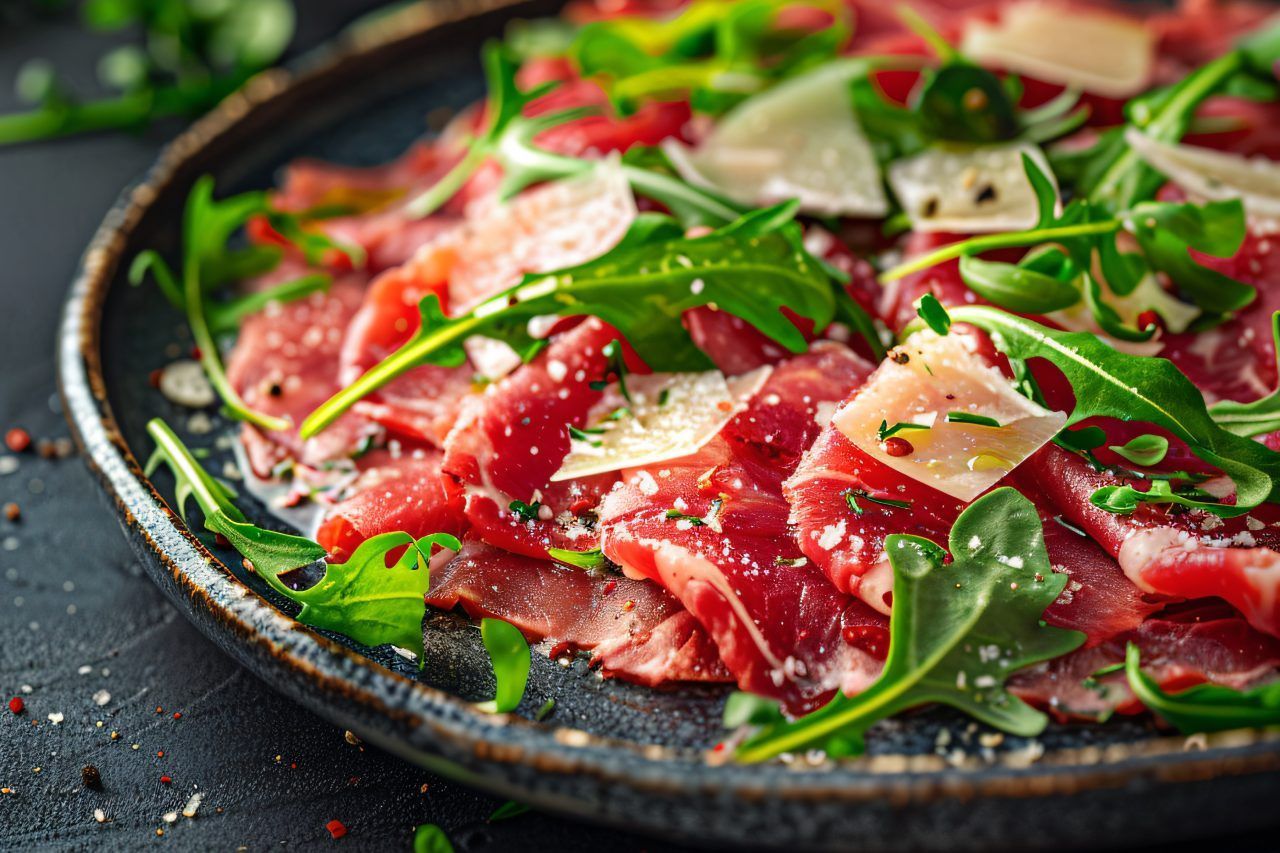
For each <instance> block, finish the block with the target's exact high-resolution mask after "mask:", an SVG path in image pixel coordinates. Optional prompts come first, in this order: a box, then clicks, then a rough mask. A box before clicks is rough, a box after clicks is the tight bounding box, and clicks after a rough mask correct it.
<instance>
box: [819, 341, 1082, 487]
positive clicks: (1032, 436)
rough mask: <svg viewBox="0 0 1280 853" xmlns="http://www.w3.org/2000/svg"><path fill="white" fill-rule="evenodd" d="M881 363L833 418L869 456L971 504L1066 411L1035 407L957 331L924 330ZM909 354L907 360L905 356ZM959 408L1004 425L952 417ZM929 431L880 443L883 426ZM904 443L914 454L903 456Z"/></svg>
mask: <svg viewBox="0 0 1280 853" xmlns="http://www.w3.org/2000/svg"><path fill="white" fill-rule="evenodd" d="M895 355H896V358H894V357H891V358H888V359H886V360H885V361H884V362H883V363H881V365H880V366H879V367H878V368H876V371H875V373H873V374H872V375H871V378H870V379H868V380H867V384H866V385H864V386H863V388H862V390H861V391H859V392H858V395H857V396H856V397H854V398H853V399H852V400H851V401H850V402H849V403H848V404H846V405H845V406H844V407H843V408H841V409H840V411H838V412H836V414H835V417H834V418H833V420H832V423H834V424H835V426H836V428H837V429H838V430H840V432H842V433H843V434H844V435H845V436H846V437H847V438H848V439H849V440H850V441H852V442H853V443H854V444H856V445H857V446H858V447H859V448H861V449H862V450H863V451H864V452H865V453H867V454H868V455H869V456H872V457H874V458H875V459H876V461H878V462H881V463H883V464H885V465H887V466H889V467H890V468H892V469H894V470H895V471H898V472H900V473H902V474H905V475H906V476H908V477H911V478H912V479H913V480H918V481H920V482H921V483H924V484H925V485H928V486H932V487H933V488H935V489H937V490H938V491H940V492H944V493H945V494H948V495H951V496H952V497H954V498H959V499H960V500H963V501H971V500H973V499H974V498H976V497H978V495H980V494H982V493H983V492H985V491H986V490H987V489H989V488H991V487H992V486H994V485H995V484H996V483H997V482H999V480H1000V479H1001V478H1003V477H1004V476H1005V475H1006V474H1008V473H1009V472H1010V471H1012V470H1013V469H1014V468H1016V467H1017V466H1018V465H1020V464H1021V463H1022V462H1023V461H1024V460H1025V459H1026V458H1027V457H1028V456H1030V455H1031V454H1033V453H1035V452H1036V451H1037V450H1039V449H1040V448H1041V447H1042V446H1043V445H1044V444H1045V443H1046V442H1048V441H1049V440H1050V439H1051V438H1053V437H1054V435H1056V434H1057V432H1058V430H1060V429H1061V428H1062V425H1063V424H1064V423H1066V420H1067V416H1066V414H1065V413H1063V412H1053V411H1049V410H1048V409H1044V408H1042V407H1040V406H1038V405H1036V404H1035V403H1034V402H1032V401H1031V400H1028V399H1027V398H1026V397H1023V396H1022V395H1021V394H1019V393H1018V392H1017V391H1015V390H1014V388H1013V386H1012V385H1011V384H1010V382H1009V380H1008V379H1006V378H1005V377H1004V375H1003V374H1002V373H1000V371H999V370H997V369H996V368H995V367H993V366H991V365H989V364H987V363H986V362H985V361H983V360H982V359H980V358H978V357H977V356H976V355H974V354H973V353H972V352H970V351H969V349H968V348H967V346H966V343H965V340H964V338H962V337H961V336H960V335H958V334H952V335H947V336H945V337H939V336H938V335H935V334H933V333H932V332H919V333H917V334H915V335H912V336H911V337H910V338H908V339H907V341H906V342H905V343H903V344H901V345H900V346H899V347H898V348H897V349H896V350H895ZM904 356H905V363H899V362H901V361H903V360H904V359H903V357H904ZM952 413H959V414H962V415H964V416H968V417H970V418H973V417H977V418H985V419H991V420H993V421H995V422H996V423H997V424H999V426H985V425H982V424H975V423H965V422H959V421H949V420H948V416H949V415H951V414H952ZM885 421H887V422H888V424H890V425H892V424H895V423H899V422H907V423H914V424H920V425H927V426H928V427H929V428H928V429H912V430H903V431H901V432H899V433H898V434H897V435H896V436H895V437H894V438H895V439H897V441H894V439H891V440H890V441H893V442H894V444H895V445H896V449H897V450H899V452H900V455H891V454H890V453H889V452H887V451H886V447H887V445H886V444H885V443H883V442H881V440H880V438H879V435H878V431H879V428H880V424H881V423H882V422H885ZM903 442H906V444H907V447H908V448H909V451H908V452H907V453H905V454H901V450H902V448H903Z"/></svg>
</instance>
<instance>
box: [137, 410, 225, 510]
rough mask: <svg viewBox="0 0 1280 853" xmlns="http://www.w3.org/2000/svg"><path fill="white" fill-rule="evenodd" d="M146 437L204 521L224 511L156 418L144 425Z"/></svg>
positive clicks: (186, 454) (203, 477) (202, 476)
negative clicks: (187, 487) (184, 487)
mask: <svg viewBox="0 0 1280 853" xmlns="http://www.w3.org/2000/svg"><path fill="white" fill-rule="evenodd" d="M147 435H149V436H151V440H152V441H154V442H155V445H156V448H157V449H158V450H159V451H160V453H161V454H162V455H163V456H164V459H165V461H166V462H168V463H169V465H170V466H172V467H173V468H174V469H175V476H176V477H177V479H178V482H180V483H181V482H184V481H185V482H186V483H188V484H189V485H190V487H191V495H192V497H194V498H195V499H196V503H197V504H198V505H199V506H200V511H201V512H203V513H204V515H205V518H210V517H212V516H213V515H214V514H215V513H219V512H225V511H226V507H225V506H224V503H223V501H222V499H221V498H220V497H219V496H218V495H216V494H214V493H213V490H211V489H210V488H209V482H208V479H207V478H208V476H209V475H208V474H207V473H206V472H205V470H204V469H203V468H201V467H200V466H199V465H198V464H196V463H195V461H194V460H193V459H192V458H191V452H190V451H189V450H187V448H186V445H184V444H183V443H182V439H180V438H178V436H177V434H176V433H174V431H173V430H172V429H170V427H169V425H168V424H167V423H165V422H164V421H163V420H161V419H160V418H152V419H151V420H149V421H147Z"/></svg>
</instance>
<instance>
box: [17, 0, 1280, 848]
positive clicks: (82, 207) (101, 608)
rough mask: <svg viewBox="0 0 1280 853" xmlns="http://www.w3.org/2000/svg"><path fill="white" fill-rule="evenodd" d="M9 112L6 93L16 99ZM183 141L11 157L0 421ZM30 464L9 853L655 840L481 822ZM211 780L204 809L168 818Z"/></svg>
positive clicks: (35, 47) (471, 807) (55, 473)
mask: <svg viewBox="0 0 1280 853" xmlns="http://www.w3.org/2000/svg"><path fill="white" fill-rule="evenodd" d="M363 5H365V4H362V3H358V2H354V0H346V2H341V3H327V4H319V3H315V2H308V3H306V4H305V11H304V13H303V19H304V20H303V25H304V32H303V34H302V38H301V39H300V41H301V42H302V43H304V44H306V43H309V42H314V41H315V40H317V39H318V38H320V37H322V36H323V35H324V34H326V33H327V32H329V31H331V30H332V29H334V28H335V27H337V26H339V25H340V24H341V23H342V22H343V21H344V20H345V19H347V18H349V17H350V16H351V15H352V14H353V13H354V12H355V11H356V10H358V9H359V8H360V7H361V6H363ZM99 43H100V40H99V39H98V38H97V37H93V38H88V37H85V36H84V35H82V34H79V33H77V32H76V31H75V30H74V29H73V28H72V27H69V26H66V25H59V24H49V23H37V24H31V25H24V26H23V27H22V28H21V29H20V31H18V30H11V29H6V30H5V31H4V32H0V81H3V80H8V79H11V77H12V74H13V72H14V70H16V68H17V66H18V64H19V62H20V61H21V60H22V59H25V58H27V57H29V56H33V55H45V56H50V57H53V58H55V59H56V60H57V61H58V62H59V64H60V66H62V67H67V68H69V70H70V71H71V72H72V73H73V75H74V77H75V78H76V79H80V80H88V79H91V68H92V59H93V57H94V56H96V55H97V45H98V44H99ZM12 106H13V104H12V103H11V102H9V101H6V100H4V99H0V109H8V108H11V107H12ZM171 130H172V128H161V129H157V130H155V131H152V132H149V133H147V134H144V135H142V136H137V137H131V136H125V135H114V136H99V137H94V138H87V139H76V140H67V141H61V142H57V143H52V144H48V145H41V146H31V147H26V148H21V149H7V150H6V149H0V224H3V225H4V226H5V227H3V228H0V257H4V258H5V259H6V261H7V263H6V264H5V266H4V272H3V273H0V305H3V306H4V307H5V310H4V312H3V314H0V317H3V319H0V359H2V360H0V365H3V367H0V377H2V378H0V429H7V428H9V427H10V426H13V425H21V426H23V427H25V428H27V429H28V430H30V432H31V434H32V435H33V437H35V438H36V439H41V438H45V439H52V438H56V437H61V436H65V435H66V428H65V426H64V425H63V423H62V419H61V416H60V414H59V413H58V412H57V405H56V399H55V398H53V397H52V394H53V367H52V358H51V357H50V356H49V355H48V353H50V351H51V349H52V343H51V342H52V336H53V332H54V329H55V328H56V323H57V316H58V311H59V308H60V304H61V297H62V294H63V291H64V289H65V286H66V283H67V282H69V280H70V278H71V275H72V271H73V269H74V265H75V262H76V259H77V257H78V255H79V252H80V251H81V249H82V247H83V246H84V244H85V243H86V242H87V240H88V238H89V236H90V234H91V232H92V230H93V228H94V227H95V225H96V223H97V221H98V219H99V218H100V217H101V215H102V214H103V213H104V212H105V210H106V209H107V207H108V206H109V204H110V202H111V200H112V199H113V198H114V196H115V194H116V193H117V192H118V190H119V189H120V188H121V187H122V186H124V185H125V184H126V183H128V182H129V181H130V180H132V179H134V178H136V177H137V176H138V175H139V174H141V172H142V171H143V169H145V167H146V165H147V164H148V163H149V162H150V161H151V160H152V159H153V157H154V156H155V154H156V152H157V150H158V148H159V146H160V145H161V144H162V143H163V142H164V140H165V139H166V138H167V133H168V132H171ZM357 147H359V146H357ZM351 156H352V157H357V156H359V152H358V151H357V152H355V153H353V154H351ZM0 455H3V456H9V455H10V454H8V453H7V452H6V451H0ZM14 458H15V459H17V460H18V463H19V465H18V469H17V470H16V471H13V472H12V473H8V474H3V475H0V503H3V502H9V501H13V502H16V503H18V504H19V505H20V506H21V508H22V514H23V515H22V519H21V520H20V521H18V522H16V523H11V522H8V521H5V520H0V614H2V615H0V628H3V630H4V631H5V643H4V648H3V652H0V693H2V694H3V695H2V696H0V700H3V701H7V700H8V699H9V698H10V697H11V696H14V695H21V696H22V697H23V699H24V700H25V702H26V705H27V708H26V711H25V712H24V713H23V714H21V715H18V716H15V715H13V714H11V713H9V712H8V711H7V710H5V709H3V708H0V726H2V727H3V736H2V737H0V786H3V787H8V788H9V789H10V790H11V791H12V792H13V793H11V794H8V795H0V806H2V807H3V809H2V810H0V816H3V820H2V821H0V847H3V848H4V849H30V848H33V847H54V848H71V849H78V848H93V849H104V848H106V849H111V848H130V849H131V848H134V847H138V846H141V845H143V844H146V843H176V844H178V845H179V846H180V847H181V848H182V849H231V848H235V847H237V846H241V845H243V846H246V847H248V848H250V849H258V848H262V847H266V846H268V845H275V844H277V843H280V844H286V845H292V846H297V845H302V846H320V845H323V844H329V843H333V842H332V841H331V840H330V838H329V835H328V833H327V832H326V830H325V828H324V825H325V823H327V822H328V821H329V820H332V819H338V820H341V821H342V822H343V823H344V824H345V825H346V827H347V828H348V830H349V834H348V835H347V837H346V838H344V839H343V840H342V842H341V843H342V844H344V845H346V846H348V847H350V846H352V845H354V846H355V847H358V848H368V849H397V848H398V849H407V848H408V844H409V838H410V835H411V831H412V827H413V826H414V825H415V824H418V823H424V822H432V823H438V824H440V825H441V826H443V827H445V828H446V829H447V830H448V832H449V834H450V835H451V837H452V838H453V840H454V843H455V845H456V846H457V848H458V849H459V850H488V849H515V848H518V849H530V850H543V849H545V850H566V851H573V850H588V849H599V848H601V847H604V846H606V845H608V846H610V847H612V848H615V849H618V850H629V849H641V848H645V847H647V848H650V849H652V848H653V847H654V846H655V845H653V844H651V843H648V842H645V841H643V840H641V839H638V838H635V837H627V836H623V835H620V834H618V833H616V832H612V831H603V830H596V829H592V828H587V827H582V826H577V825H572V824H569V823H567V822H565V821H561V820H556V819H552V818H547V817H542V816H539V815H527V816H524V817H521V818H518V819H516V820H513V821H509V822H504V823H500V824H495V825H487V824H485V823H484V818H485V816H486V815H488V814H489V813H490V812H491V811H492V810H493V808H495V807H496V806H497V805H498V802H497V801H495V800H493V799H492V798H489V797H485V796H482V795H479V794H476V793H474V792H471V791H469V790H467V789H465V788H462V787H460V786H457V785H454V784H452V783H446V782H443V781H442V780H440V779H438V778H435V777H432V776H430V775H429V774H427V773H425V772H423V771H421V770H418V769H416V768H413V767H411V766H409V765H406V764H404V763H402V762H399V761H398V760H396V759H393V758H390V757H388V756H386V755H384V754H382V753H380V752H378V751H377V750H374V749H372V748H364V747H360V746H356V745H352V744H350V743H348V742H347V741H346V740H345V739H344V737H343V732H342V731H341V730H338V729H335V728H334V727H333V726H332V725H330V724H328V723H326V722H324V721H322V720H320V719H318V718H317V717H315V716H314V715H312V714H310V713H309V712H307V711H305V710H303V709H300V708H298V707H297V706H295V705H293V704H291V703H289V702H288V701H286V700H284V699H282V698H280V697H279V696H277V695H276V694H274V693H273V692H271V691H270V689H269V688H267V687H266V686H265V685H263V684H261V683H260V682H258V681H257V680H255V679H254V678H253V677H252V676H249V675H247V674H245V673H244V672H243V671H241V670H240V669H238V668H237V667H236V665H234V664H233V663H232V662H231V661H229V660H228V659H226V658H225V657H223V656H222V655H221V654H220V653H219V652H218V651H217V650H216V649H215V648H214V647H213V646H212V645H211V644H210V643H209V642H208V641H206V640H205V639H204V638H203V637H202V636H200V635H199V634H198V633H197V632H196V631H195V630H194V629H193V628H191V627H190V626H189V625H188V624H187V623H186V621H185V620H184V619H183V618H182V617H181V616H180V615H179V613H178V612H177V611H176V610H175V609H173V608H172V607H170V606H169V604H168V603H167V602H166V601H165V600H164V599H163V598H162V597H161V595H160V593H159V592H158V591H157V590H156V589H155V588H154V587H153V586H152V585H151V583H150V582H149V581H148V580H147V579H146V578H145V577H143V575H142V573H141V571H140V569H139V568H138V566H137V564H136V562H135V560H134V557H133V555H132V553H131V552H130V551H129V549H128V547H127V546H126V544H125V542H124V540H123V538H122V537H120V536H119V533H118V530H117V526H116V524H115V521H114V519H113V518H112V514H111V511H110V509H109V507H108V505H107V504H106V502H105V501H103V500H102V499H101V498H100V496H99V494H98V489H97V488H96V486H95V485H94V484H93V483H92V482H91V480H90V477H89V475H88V474H87V472H86V471H85V470H84V468H83V466H82V465H81V464H80V462H79V461H78V460H75V459H67V460H62V461H52V460H45V459H41V458H39V457H38V455H37V454H35V453H31V452H28V453H26V454H22V455H20V456H16V457H14ZM0 470H4V469H3V468H0ZM28 687H29V688H30V692H29V693H28V692H26V691H27V688H28ZM100 691H105V693H103V692H100ZM100 701H101V702H102V704H101V705H99V704H98V703H99V702H100ZM157 708H162V709H163V711H162V712H157ZM175 712H176V713H180V714H181V718H180V719H175V718H174V716H173V715H174V713H175ZM49 714H62V715H63V719H62V721H61V723H60V724H58V725H54V724H53V723H52V722H51V721H50V720H49V719H48V715H49ZM99 721H100V722H101V726H99V725H98V723H99ZM113 732H117V733H118V738H117V739H115V740H113V739H112V733H113ZM134 744H137V747H138V748H137V749H134V748H133V745H134ZM86 764H93V765H94V766H95V767H97V768H98V770H99V771H100V773H101V777H102V790H100V791H94V790H86V789H85V788H84V786H83V783H82V773H81V768H82V767H83V766H84V765H86ZM36 768H39V770H38V771H37V770H36ZM162 776H168V777H170V778H171V782H170V783H168V784H165V783H162V782H161V781H160V780H161V777H162ZM424 786H426V790H425V791H424V790H423V787H424ZM197 790H198V791H200V792H202V793H203V796H204V799H203V802H202V804H201V806H200V811H199V816H198V817H197V818H196V819H195V820H187V819H185V818H182V817H178V818H177V821H176V822H175V823H174V824H172V825H170V824H167V823H165V822H164V820H163V815H164V814H166V813H167V812H171V811H180V810H181V809H182V807H183V805H184V804H185V803H186V802H187V800H188V798H189V797H190V796H191V794H192V793H193V792H195V791H197ZM98 808H100V809H102V810H103V812H104V813H105V815H106V817H107V819H108V822H107V823H105V824H103V825H99V824H98V823H97V822H96V821H95V819H94V816H93V812H94V809H98ZM219 810H221V811H219ZM637 818H638V821H639V822H640V824H641V825H642V824H643V816H637ZM161 828H162V829H164V832H165V835H164V837H162V838H161V837H157V836H156V830H157V829H161ZM1230 843H1232V844H1233V846H1235V847H1236V848H1237V849H1240V850H1252V849H1269V848H1270V847H1271V846H1272V845H1270V844H1268V843H1267V842H1266V841H1265V840H1263V839H1256V838H1255V839H1247V838H1246V839H1232V840H1231V842H1230ZM1202 844H1203V843H1201V844H1197V845H1196V847H1197V849H1199V847H1201V846H1202Z"/></svg>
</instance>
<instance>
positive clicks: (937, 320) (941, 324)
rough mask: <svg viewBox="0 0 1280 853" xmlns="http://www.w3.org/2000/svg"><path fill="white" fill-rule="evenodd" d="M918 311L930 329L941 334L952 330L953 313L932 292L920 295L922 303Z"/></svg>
mask: <svg viewBox="0 0 1280 853" xmlns="http://www.w3.org/2000/svg"><path fill="white" fill-rule="evenodd" d="M916 313H917V314H919V315H920V319H921V320H924V322H925V324H926V325H927V326H928V327H929V328H930V329H933V330H934V331H935V332H937V333H938V334H939V335H945V334H946V333H947V332H949V331H950V330H951V315H949V314H948V313H947V309H946V308H943V307H942V303H941V302H939V301H938V297H936V296H934V295H933V294H932V293H926V294H925V295H924V296H922V297H920V305H919V307H917V308H916Z"/></svg>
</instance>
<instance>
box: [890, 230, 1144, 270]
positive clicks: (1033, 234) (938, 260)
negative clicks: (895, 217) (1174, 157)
mask: <svg viewBox="0 0 1280 853" xmlns="http://www.w3.org/2000/svg"><path fill="white" fill-rule="evenodd" d="M1122 224H1123V223H1122V222H1121V221H1120V220H1119V219H1107V220H1104V221H1101V222H1085V223H1082V224H1080V225H1063V226H1061V227H1058V228H1031V229H1028V230H1026V231H1011V232H1009V233H1007V234H988V235H985V236H983V237H971V238H970V239H968V240H961V241H960V242H959V243H950V244H948V245H946V246H943V247H941V248H939V249H935V250H933V251H932V252H929V253H927V254H925V255H921V256H920V257H918V258H913V259H912V260H910V261H906V262H905V263H901V264H898V265H897V266H896V267H893V268H891V269H888V270H886V271H885V272H883V273H881V274H880V283H881V284H888V283H889V282H891V281H897V280H898V279H900V278H902V277H903V276H908V275H911V274H912V273H916V272H920V271H921V270H927V269H929V268H930V267H935V266H937V265H938V264H942V263H946V262H947V261H953V260H955V259H956V258H960V257H964V256H966V255H976V254H978V253H980V252H989V251H991V250H993V249H1013V248H1017V247H1019V246H1032V245H1038V244H1040V243H1052V242H1054V241H1055V240H1067V239H1070V238H1072V237H1084V236H1088V235H1092V234H1110V233H1112V232H1114V231H1118V230H1120V228H1121V226H1122Z"/></svg>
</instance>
